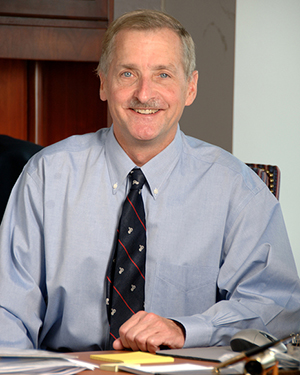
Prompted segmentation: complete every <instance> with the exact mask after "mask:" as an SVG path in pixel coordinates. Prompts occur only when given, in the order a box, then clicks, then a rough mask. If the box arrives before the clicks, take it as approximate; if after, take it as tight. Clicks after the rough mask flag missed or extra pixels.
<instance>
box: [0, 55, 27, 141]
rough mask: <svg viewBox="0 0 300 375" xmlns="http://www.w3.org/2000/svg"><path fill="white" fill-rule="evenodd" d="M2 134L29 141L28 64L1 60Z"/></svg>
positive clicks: (0, 100) (0, 98)
mask: <svg viewBox="0 0 300 375" xmlns="http://www.w3.org/2000/svg"><path fill="white" fill-rule="evenodd" d="M0 134H7V135H10V136H12V137H15V138H20V139H24V140H26V139H27V62H26V61H21V60H5V59H0Z"/></svg>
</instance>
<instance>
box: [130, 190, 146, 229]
mask: <svg viewBox="0 0 300 375" xmlns="http://www.w3.org/2000/svg"><path fill="white" fill-rule="evenodd" d="M127 200H128V202H129V203H130V205H131V207H132V208H133V210H134V212H135V214H136V216H137V218H138V219H139V221H140V222H141V224H142V226H143V228H144V229H145V230H146V227H145V224H144V223H143V222H142V220H141V218H140V217H139V215H138V213H137V212H136V209H135V207H134V205H133V204H132V202H131V200H130V199H129V198H128V196H127Z"/></svg>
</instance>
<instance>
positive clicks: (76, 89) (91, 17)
mask: <svg viewBox="0 0 300 375" xmlns="http://www.w3.org/2000/svg"><path fill="white" fill-rule="evenodd" d="M112 17H113V0H43V1H41V0H11V1H8V0H7V1H3V0H0V133H2V134H7V135H11V136H13V137H16V138H20V139H24V140H26V139H27V140H29V141H32V142H35V143H39V144H41V145H43V146H47V145H49V144H51V143H54V142H56V141H59V140H61V139H63V138H66V137H68V136H70V135H73V134H82V133H87V132H92V131H96V130H98V129H99V128H101V127H105V126H107V125H108V121H109V120H108V118H109V115H108V110H107V105H106V103H103V102H101V100H100V98H99V79H98V77H97V76H96V74H95V69H96V67H97V63H98V61H99V58H100V48H101V42H102V39H103V35H104V32H105V30H106V28H107V26H108V24H109V22H110V21H111V20H112Z"/></svg>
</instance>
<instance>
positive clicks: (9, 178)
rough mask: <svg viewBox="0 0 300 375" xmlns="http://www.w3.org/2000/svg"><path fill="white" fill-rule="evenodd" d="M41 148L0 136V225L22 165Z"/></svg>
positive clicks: (6, 136) (33, 144)
mask: <svg viewBox="0 0 300 375" xmlns="http://www.w3.org/2000/svg"><path fill="white" fill-rule="evenodd" d="M42 148H43V147H42V146H39V145H36V144H35V143H31V142H27V141H23V140H20V139H16V138H12V137H9V136H8V135H2V134H0V176H1V177H0V180H1V183H0V189H1V190H0V223H1V221H2V217H3V214H4V211H5V207H6V204H7V201H8V198H9V195H10V192H11V189H12V188H13V186H14V184H15V182H16V180H17V178H18V177H19V175H20V173H21V172H22V169H23V167H24V165H25V164H26V163H27V161H28V160H29V159H30V158H31V156H32V155H34V154H35V153H36V152H38V151H39V150H41V149H42Z"/></svg>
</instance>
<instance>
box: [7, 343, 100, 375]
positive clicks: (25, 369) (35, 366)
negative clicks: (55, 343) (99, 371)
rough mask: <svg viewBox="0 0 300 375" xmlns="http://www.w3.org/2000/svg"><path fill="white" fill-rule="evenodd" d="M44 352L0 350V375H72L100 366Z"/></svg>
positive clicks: (68, 356) (69, 356) (71, 357)
mask: <svg viewBox="0 0 300 375" xmlns="http://www.w3.org/2000/svg"><path fill="white" fill-rule="evenodd" d="M75 358H76V357H74V356H71V355H65V354H60V353H52V352H48V351H44V350H16V349H11V348H0V374H22V375H24V374H28V375H30V374H39V375H48V374H58V375H72V374H77V373H78V372H81V371H84V370H94V369H95V368H97V367H98V366H96V365H93V364H90V363H87V362H82V361H78V360H76V359H75Z"/></svg>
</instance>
